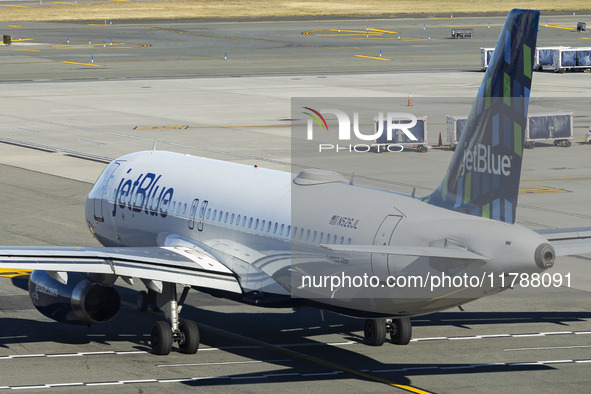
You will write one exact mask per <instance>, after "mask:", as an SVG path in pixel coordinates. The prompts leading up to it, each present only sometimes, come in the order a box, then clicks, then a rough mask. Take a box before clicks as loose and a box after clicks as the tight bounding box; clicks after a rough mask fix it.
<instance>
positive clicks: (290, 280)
mask: <svg viewBox="0 0 591 394" xmlns="http://www.w3.org/2000/svg"><path fill="white" fill-rule="evenodd" d="M538 19H539V12H538V11H530V10H513V11H511V13H510V14H509V16H508V18H507V21H506V24H505V27H504V29H503V31H502V33H501V35H500V38H499V41H498V43H497V47H496V48H495V56H494V58H493V59H492V60H491V64H490V66H489V68H488V70H487V72H486V74H485V76H484V80H483V82H482V86H481V87H480V90H479V93H478V97H477V100H476V102H475V103H474V106H473V109H472V111H471V113H470V116H469V119H468V121H467V126H466V128H465V132H464V133H462V139H461V141H460V142H459V145H458V147H457V149H456V151H455V152H454V155H453V158H452V161H451V164H450V167H449V169H448V171H447V174H446V176H445V178H444V180H443V182H442V183H441V185H440V186H439V188H438V189H437V190H435V191H434V192H433V193H432V194H431V195H429V196H427V197H424V198H415V197H414V196H409V195H402V194H398V193H393V192H390V191H386V190H376V189H371V188H366V187H362V186H357V185H353V184H351V183H350V182H347V181H346V180H345V179H344V178H343V177H342V176H340V175H339V174H336V173H333V172H327V171H321V170H304V171H302V172H301V173H299V174H298V175H297V176H295V177H294V176H293V175H292V174H290V173H287V172H280V171H274V170H269V169H264V168H258V167H256V166H247V165H240V164H234V163H228V162H222V161H217V160H211V159H206V158H200V157H194V156H189V155H182V154H177V153H171V152H161V151H155V150H154V151H147V152H138V153H132V154H129V155H126V156H123V157H121V158H119V159H117V160H115V161H113V162H112V163H110V164H109V165H108V166H107V167H106V169H105V170H104V172H103V173H102V175H101V176H100V178H99V179H98V180H97V182H96V184H95V185H94V187H93V189H92V191H91V192H90V194H89V196H88V199H87V202H86V221H87V224H88V226H89V228H90V231H91V232H92V234H93V235H94V236H95V237H96V239H97V240H98V241H99V242H100V243H101V244H103V245H104V247H98V248H89V247H85V248H82V247H3V248H0V268H11V269H24V270H33V272H32V274H31V276H30V279H29V292H30V295H31V299H32V301H33V304H34V305H35V307H36V308H37V309H38V310H39V311H40V312H41V313H43V314H44V315H46V316H48V317H50V318H52V319H54V320H56V321H59V322H65V323H74V324H93V323H96V322H103V321H108V320H110V319H111V318H112V317H114V316H115V314H116V313H117V312H118V310H119V306H120V299H119V295H118V293H117V291H116V290H115V288H114V287H113V285H114V284H115V282H116V281H117V280H118V279H119V278H121V279H122V280H124V281H125V282H127V283H132V280H133V278H139V279H140V280H141V281H142V282H143V283H144V284H145V286H146V288H147V289H148V292H145V291H142V292H140V293H139V295H138V307H139V308H140V309H146V308H147V307H148V305H150V304H154V305H155V306H157V307H158V308H160V309H162V310H163V311H164V313H165V315H166V318H167V320H168V322H164V321H159V322H157V323H156V324H155V325H154V327H153V329H152V335H151V346H152V349H153V352H154V353H156V354H168V353H169V352H170V351H171V347H172V343H173V342H176V343H177V344H178V346H179V348H180V351H181V352H184V353H189V354H192V353H195V352H197V349H198V347H199V332H198V328H197V325H196V324H195V323H194V322H192V321H187V320H181V319H180V318H179V313H180V310H181V307H182V305H183V304H184V302H185V299H186V296H187V293H188V291H189V289H191V288H194V289H197V290H199V291H203V292H207V293H210V294H213V295H216V296H221V297H226V298H229V299H233V300H236V301H240V302H243V303H247V304H252V305H259V306H264V307H294V306H313V307H318V308H320V309H325V310H331V311H335V312H338V313H342V314H346V315H349V316H354V317H360V318H365V319H366V321H365V338H366V341H367V342H368V343H369V344H370V345H381V344H383V343H384V341H385V337H386V334H387V333H390V336H391V339H392V341H393V342H394V343H396V344H407V343H408V342H409V341H410V339H411V331H412V327H411V323H410V319H409V317H411V316H417V315H421V314H426V313H431V312H435V311H439V310H443V309H447V308H450V307H453V306H458V305H461V304H464V303H465V302H468V301H470V300H473V299H477V298H479V297H482V296H485V295H489V294H494V293H498V292H500V291H502V290H505V289H507V288H509V287H511V285H512V283H511V279H512V277H511V274H513V273H515V274H516V275H517V274H519V275H531V277H532V278H534V276H535V275H538V278H539V275H542V274H543V273H544V271H545V270H546V269H547V268H549V267H552V266H553V264H554V261H555V257H556V256H562V255H568V254H575V253H577V254H579V253H588V252H591V230H589V229H578V230H553V231H545V232H544V233H542V234H540V233H536V232H534V231H531V230H529V229H526V228H524V227H521V226H519V225H516V224H514V221H515V220H514V219H515V208H516V203H517V194H518V186H519V177H520V171H521V159H522V154H523V141H524V133H523V131H524V130H525V122H526V115H527V103H528V100H527V98H528V97H529V90H530V86H531V76H532V74H531V71H532V64H533V56H534V48H535V41H536V35H537V26H538ZM392 278H394V279H392ZM402 281H404V282H405V283H403V282H402ZM392 284H394V285H395V286H392ZM358 285H359V286H358ZM177 288H179V289H180V288H182V294H181V295H180V297H177Z"/></svg>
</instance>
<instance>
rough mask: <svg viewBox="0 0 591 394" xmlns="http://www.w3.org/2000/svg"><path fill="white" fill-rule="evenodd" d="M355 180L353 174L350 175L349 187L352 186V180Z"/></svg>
mask: <svg viewBox="0 0 591 394" xmlns="http://www.w3.org/2000/svg"><path fill="white" fill-rule="evenodd" d="M354 178H355V172H353V173H352V174H351V179H350V180H349V185H352V184H353V179H354Z"/></svg>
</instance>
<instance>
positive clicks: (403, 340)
mask: <svg viewBox="0 0 591 394" xmlns="http://www.w3.org/2000/svg"><path fill="white" fill-rule="evenodd" d="M390 326H391V330H390V339H391V340H392V343H393V344H395V345H408V343H409V342H410V339H411V337H412V324H411V322H410V319H409V318H408V317H403V318H400V319H393V320H392V323H391V325H390Z"/></svg>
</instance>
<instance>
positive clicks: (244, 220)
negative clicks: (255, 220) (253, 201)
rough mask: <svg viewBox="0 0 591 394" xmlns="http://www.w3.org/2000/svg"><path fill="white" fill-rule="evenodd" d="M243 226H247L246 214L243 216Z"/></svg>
mask: <svg viewBox="0 0 591 394" xmlns="http://www.w3.org/2000/svg"><path fill="white" fill-rule="evenodd" d="M242 227H246V215H244V216H243V217H242Z"/></svg>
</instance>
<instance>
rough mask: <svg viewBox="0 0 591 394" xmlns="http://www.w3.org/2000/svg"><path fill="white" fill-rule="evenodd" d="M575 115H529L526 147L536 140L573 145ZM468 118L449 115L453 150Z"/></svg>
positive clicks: (530, 147)
mask: <svg viewBox="0 0 591 394" xmlns="http://www.w3.org/2000/svg"><path fill="white" fill-rule="evenodd" d="M573 117H574V115H573V113H572V112H552V113H540V114H530V115H528V116H527V127H526V131H525V145H524V147H525V148H528V149H533V148H534V146H535V145H536V142H551V143H553V144H554V145H556V146H563V147H569V146H571V144H572V142H571V140H572V139H573ZM467 119H468V117H467V116H451V115H447V141H448V144H449V148H450V149H451V150H455V149H456V146H457V145H458V142H459V141H460V138H461V136H462V132H463V130H464V125H465V123H466V120H467Z"/></svg>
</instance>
